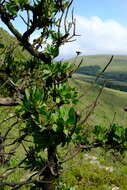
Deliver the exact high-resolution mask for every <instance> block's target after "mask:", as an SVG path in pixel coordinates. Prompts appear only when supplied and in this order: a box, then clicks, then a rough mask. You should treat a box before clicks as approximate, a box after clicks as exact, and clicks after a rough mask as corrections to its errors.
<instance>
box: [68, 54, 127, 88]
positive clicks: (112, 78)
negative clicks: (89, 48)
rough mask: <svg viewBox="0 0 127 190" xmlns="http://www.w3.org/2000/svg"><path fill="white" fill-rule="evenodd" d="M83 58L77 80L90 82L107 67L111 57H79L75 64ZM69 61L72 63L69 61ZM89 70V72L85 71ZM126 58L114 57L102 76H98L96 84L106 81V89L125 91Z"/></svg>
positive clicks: (126, 80)
mask: <svg viewBox="0 0 127 190" xmlns="http://www.w3.org/2000/svg"><path fill="white" fill-rule="evenodd" d="M81 58H83V63H82V65H81V67H80V68H79V70H78V71H77V72H78V73H79V74H84V76H82V75H79V76H78V79H81V80H85V81H88V82H91V81H93V80H95V78H96V75H97V74H98V73H100V72H101V70H102V69H103V68H104V67H105V66H106V65H107V63H108V61H109V60H110V58H111V55H92V56H81V57H78V58H76V61H75V62H76V64H78V63H79V62H80V60H81ZM71 61H74V60H73V59H71ZM88 69H89V71H87V70H88ZM126 73H127V56H126V55H115V56H114V58H113V61H112V62H111V64H110V65H109V66H108V68H107V69H106V71H105V72H104V74H103V76H102V75H101V76H100V80H98V83H99V84H101V83H102V80H103V79H107V84H106V85H107V87H110V88H114V89H118V90H123V91H127V74H126Z"/></svg>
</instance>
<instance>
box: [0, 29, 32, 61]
mask: <svg viewBox="0 0 127 190" xmlns="http://www.w3.org/2000/svg"><path fill="white" fill-rule="evenodd" d="M0 43H2V44H4V45H5V47H10V46H14V47H15V45H16V48H15V50H14V55H15V57H16V58H17V59H20V60H21V59H22V60H25V59H26V58H28V57H29V56H30V55H29V53H28V52H27V51H26V50H24V51H22V47H21V46H19V43H18V41H17V40H16V38H14V37H12V36H10V35H9V34H8V33H7V32H6V31H5V30H4V29H2V28H0Z"/></svg>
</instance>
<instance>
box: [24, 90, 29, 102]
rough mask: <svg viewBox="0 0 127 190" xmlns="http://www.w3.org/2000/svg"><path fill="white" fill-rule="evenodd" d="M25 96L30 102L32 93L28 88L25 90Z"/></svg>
mask: <svg viewBox="0 0 127 190" xmlns="http://www.w3.org/2000/svg"><path fill="white" fill-rule="evenodd" d="M25 95H26V98H27V100H29V99H30V92H29V89H28V88H26V89H25Z"/></svg>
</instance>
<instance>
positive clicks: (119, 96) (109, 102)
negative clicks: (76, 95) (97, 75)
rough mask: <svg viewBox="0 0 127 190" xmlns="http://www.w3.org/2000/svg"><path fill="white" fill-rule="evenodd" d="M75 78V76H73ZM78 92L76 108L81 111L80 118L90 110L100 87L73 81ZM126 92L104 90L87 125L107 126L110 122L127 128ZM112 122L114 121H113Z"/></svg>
mask: <svg viewBox="0 0 127 190" xmlns="http://www.w3.org/2000/svg"><path fill="white" fill-rule="evenodd" d="M75 75H76V76H74V78H75V77H77V74H75ZM73 83H74V84H75V86H77V88H78V90H79V92H80V100H79V104H78V108H79V109H80V110H82V117H85V116H86V114H87V113H88V112H89V111H90V110H91V108H92V105H93V104H94V102H95V99H96V97H97V96H98V94H99V92H100V87H99V86H98V85H96V84H90V83H87V82H84V81H80V80H75V79H74V80H73ZM126 97H127V92H122V91H118V90H113V89H109V88H104V89H103V91H102V93H101V95H100V97H99V99H98V102H97V106H96V108H95V109H94V112H92V115H91V116H90V118H89V119H88V123H91V124H101V125H105V126H106V125H109V124H111V123H112V122H116V123H119V124H120V125H123V126H127V112H125V111H124V109H125V108H126V107H127V98H126ZM113 120H114V121H113Z"/></svg>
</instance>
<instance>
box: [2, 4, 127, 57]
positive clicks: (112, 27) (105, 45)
mask: <svg viewBox="0 0 127 190" xmlns="http://www.w3.org/2000/svg"><path fill="white" fill-rule="evenodd" d="M73 7H74V10H75V17H76V21H77V22H76V30H77V33H78V34H80V35H81V37H78V38H76V41H75V42H73V43H70V44H69V43H68V44H66V45H65V46H63V47H62V48H61V54H60V58H69V57H72V56H75V52H76V51H77V50H80V51H82V54H83V55H84V54H85V55H87V54H127V0H74V2H73ZM15 25H16V26H18V27H19V30H20V31H22V29H23V26H22V25H21V23H19V21H16V22H15ZM0 26H3V25H1V22H0Z"/></svg>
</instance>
